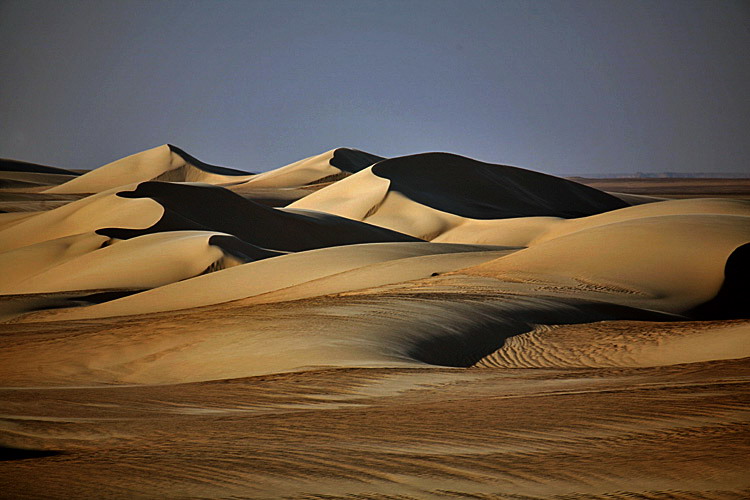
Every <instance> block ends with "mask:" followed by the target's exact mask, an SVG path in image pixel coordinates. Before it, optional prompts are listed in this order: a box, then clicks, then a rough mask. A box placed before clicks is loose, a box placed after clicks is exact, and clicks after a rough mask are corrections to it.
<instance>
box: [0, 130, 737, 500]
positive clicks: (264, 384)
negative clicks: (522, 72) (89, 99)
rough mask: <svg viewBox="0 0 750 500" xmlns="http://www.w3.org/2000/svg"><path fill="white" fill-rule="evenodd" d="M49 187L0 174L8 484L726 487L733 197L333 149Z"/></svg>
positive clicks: (571, 489)
mask: <svg viewBox="0 0 750 500" xmlns="http://www.w3.org/2000/svg"><path fill="white" fill-rule="evenodd" d="M6 167H7V168H6ZM76 174H77V172H68V171H60V170H57V169H54V168H51V167H44V166H39V165H29V164H23V163H20V162H13V161H7V162H4V163H3V162H0V211H5V213H0V381H2V383H0V415H1V417H0V455H1V456H0V458H1V459H2V460H3V467H2V469H0V491H2V492H3V494H4V495H5V496H9V497H13V498H16V497H18V498H26V497H33V498H37V497H45V498H46V497H55V498H77V497H86V498H99V497H112V498H142V497H146V498H170V497H180V498H209V497H210V498H278V497H286V498H352V499H354V498H405V499H406V498H420V499H421V498H445V497H456V498H459V497H460V498H528V499H531V498H533V499H541V498H571V499H572V498H612V499H614V498H617V499H625V498H654V499H655V498H701V499H717V500H718V499H729V498H745V497H748V496H749V494H750V483H748V481H747V469H748V467H750V463H749V462H748V459H747V457H748V456H750V448H748V446H747V445H746V444H745V441H747V440H746V439H743V438H744V437H745V436H746V434H747V426H748V418H747V416H748V411H747V410H748V408H747V404H746V401H748V396H750V364H749V363H748V360H750V347H749V346H750V343H749V342H748V338H749V336H750V308H749V307H748V299H747V284H748V282H749V281H750V200H740V199H731V198H730V197H728V196H727V197H723V198H703V197H692V198H689V199H679V200H678V199H666V198H661V197H656V196H650V195H649V193H651V192H650V191H643V189H641V191H639V192H638V193H636V194H632V193H625V194H618V193H616V194H615V195H613V194H608V193H605V192H603V191H600V190H598V189H595V188H593V187H588V186H585V185H583V184H580V183H576V182H572V181H570V180H566V179H561V178H556V177H553V176H549V175H545V174H540V173H537V172H533V171H530V170H524V169H520V168H516V167H509V166H504V165H493V164H488V163H484V162H479V161H476V160H472V159H470V158H465V157H461V156H457V155H452V154H448V153H424V154H417V155H411V156H405V157H400V158H390V159H385V158H381V157H379V156H376V155H372V154H369V153H365V152H363V151H358V150H354V149H348V148H338V149H333V150H330V151H328V152H326V153H323V154H319V155H316V156H311V157H309V158H305V159H303V160H300V161H298V162H294V163H292V164H290V165H287V166H284V167H281V168H278V169H275V170H271V171H268V172H263V173H260V174H250V173H246V172H239V171H235V170H232V169H226V168H224V167H216V166H213V165H208V164H205V163H203V162H201V161H200V160H197V159H196V158H194V157H192V156H191V155H189V154H188V153H186V152H184V151H182V150H180V149H179V148H176V147H174V146H168V145H166V146H161V147H158V148H154V149H152V150H149V151H145V152H142V153H138V154H136V155H133V156H130V157H128V158H124V159H122V160H118V161H115V162H113V163H110V164H108V165H105V166H103V167H101V168H99V169H96V170H94V171H91V172H88V173H83V174H82V175H76ZM582 181H585V179H582ZM586 182H590V180H588V181H586ZM595 184H597V185H602V186H607V187H618V186H624V187H626V188H627V186H628V182H624V181H618V182H615V183H608V182H604V183H595ZM656 184H659V186H661V188H664V186H663V184H664V183H662V182H659V183H656ZM687 184H689V185H690V187H691V189H699V188H700V186H696V183H695V182H690V183H687ZM715 184H716V183H715ZM677 185H678V186H680V185H682V184H680V183H678V184H677ZM667 187H668V186H667ZM725 188H727V186H725V185H723V184H721V183H718V184H716V185H712V186H711V189H710V190H708V192H712V193H716V194H717V196H720V195H722V192H723V191H722V189H725ZM730 188H731V191H730V192H731V193H737V192H741V190H738V189H736V188H734V187H731V186H730ZM651 194H654V193H651ZM656 194H660V192H657V193H656ZM663 194H665V196H666V195H670V194H674V193H670V192H668V190H666V191H665V192H664V193H663ZM678 194H679V193H678Z"/></svg>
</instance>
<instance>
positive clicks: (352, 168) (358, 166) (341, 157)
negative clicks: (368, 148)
mask: <svg viewBox="0 0 750 500" xmlns="http://www.w3.org/2000/svg"><path fill="white" fill-rule="evenodd" d="M384 159H385V158H383V157H382V156H376V155H374V154H370V153H365V152H364V151H360V150H358V149H350V148H338V149H336V150H335V151H334V152H333V158H331V160H330V161H329V163H330V164H331V165H333V166H334V167H336V168H338V169H339V170H343V171H344V172H349V173H350V174H356V173H357V172H359V171H360V170H364V169H366V168H367V167H369V166H370V165H372V164H374V163H377V162H379V161H382V160H384Z"/></svg>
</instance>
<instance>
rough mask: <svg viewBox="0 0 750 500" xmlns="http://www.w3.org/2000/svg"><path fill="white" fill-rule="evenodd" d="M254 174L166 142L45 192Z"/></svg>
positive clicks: (89, 190) (243, 177) (235, 179)
mask: <svg viewBox="0 0 750 500" xmlns="http://www.w3.org/2000/svg"><path fill="white" fill-rule="evenodd" d="M250 177H252V174H249V173H247V172H242V171H239V170H234V169H228V168H225V167H217V166H214V165H209V164H207V163H203V162H202V161H200V160H197V159H196V158H194V157H192V156H190V155H188V154H187V153H185V152H184V151H182V150H181V149H179V148H177V147H175V146H171V145H168V144H165V145H163V146H159V147H156V148H153V149H149V150H147V151H143V152H141V153H136V154H134V155H131V156H128V157H127V158H123V159H121V160H117V161H114V162H112V163H108V164H107V165H104V166H102V167H99V168H97V169H95V170H92V171H90V172H87V173H85V174H83V175H81V176H80V177H77V178H75V179H72V180H70V181H68V182H66V183H64V184H61V185H59V186H54V187H51V188H49V189H47V190H46V191H45V192H46V193H100V192H102V191H106V190H108V189H112V188H116V187H118V186H123V185H127V184H132V183H135V182H143V181H150V180H156V179H159V180H169V181H173V182H181V181H194V182H211V183H228V182H238V181H240V180H247V179H248V178H250Z"/></svg>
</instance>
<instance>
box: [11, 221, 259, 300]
mask: <svg viewBox="0 0 750 500" xmlns="http://www.w3.org/2000/svg"><path fill="white" fill-rule="evenodd" d="M216 236H219V237H220V238H215V237H216ZM101 239H104V240H105V241H106V240H108V238H106V237H103V236H101V235H97V234H95V233H88V234H83V235H78V236H73V237H68V238H62V240H63V241H60V240H52V241H49V242H44V243H40V244H38V245H34V246H33V247H32V248H24V249H21V250H18V251H17V253H22V255H20V256H15V255H7V256H6V255H5V254H0V258H2V257H4V256H5V258H4V259H3V260H5V261H11V260H12V261H15V262H16V263H20V262H23V261H29V262H34V263H35V264H36V266H35V269H33V270H30V269H29V266H26V267H25V268H24V267H21V266H19V267H17V268H16V269H15V270H14V271H15V274H16V275H15V276H12V278H15V279H7V280H5V281H4V282H3V283H2V285H0V294H28V293H49V292H60V291H66V290H105V289H140V290H142V289H148V288H154V287H158V286H162V285H166V284H168V283H173V282H175V281H180V280H183V279H186V278H192V277H193V276H196V275H199V274H202V273H204V272H206V271H207V270H218V269H223V268H225V267H230V266H232V265H237V264H240V263H244V262H246V261H247V260H250V258H248V256H247V253H248V252H247V251H246V250H245V252H242V253H240V252H238V251H237V250H239V249H240V248H241V246H242V242H240V241H238V240H237V239H236V238H234V237H231V236H228V235H223V234H221V233H212V232H207V231H171V232H165V233H157V234H148V235H145V236H140V237H138V238H133V239H131V240H125V241H119V242H116V243H114V244H110V245H108V246H104V247H102V245H101V244H99V245H97V246H96V247H95V248H91V246H93V245H91V243H94V244H96V243H99V242H101ZM232 240H235V241H234V242H232ZM107 242H108V241H107ZM232 243H234V244H232ZM84 246H88V247H89V248H87V249H88V250H89V251H87V252H82V253H81V254H80V255H75V256H72V255H71V254H73V253H74V249H75V251H80V250H81V249H82V247H84ZM243 250H244V248H243ZM257 250H258V252H259V255H258V257H259V258H266V257H270V256H273V255H274V253H273V252H270V251H263V250H262V249H257ZM42 253H44V256H43V257H42V256H41V255H39V254H42ZM43 258H46V262H45V264H47V265H46V266H44V268H43V269H41V270H40V269H39V267H41V266H39V263H40V261H41V260H42V259H43ZM0 262H2V261H0ZM24 270H25V272H23V271H24Z"/></svg>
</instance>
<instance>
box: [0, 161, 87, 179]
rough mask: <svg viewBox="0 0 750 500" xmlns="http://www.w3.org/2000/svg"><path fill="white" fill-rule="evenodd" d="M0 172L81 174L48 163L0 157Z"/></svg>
mask: <svg viewBox="0 0 750 500" xmlns="http://www.w3.org/2000/svg"><path fill="white" fill-rule="evenodd" d="M0 172H33V173H38V174H62V175H76V176H78V175H81V174H80V173H78V172H73V171H72V170H66V169H64V168H57V167H48V166H47V165H39V164H38V163H29V162H26V161H21V160H11V159H7V158H0Z"/></svg>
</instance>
